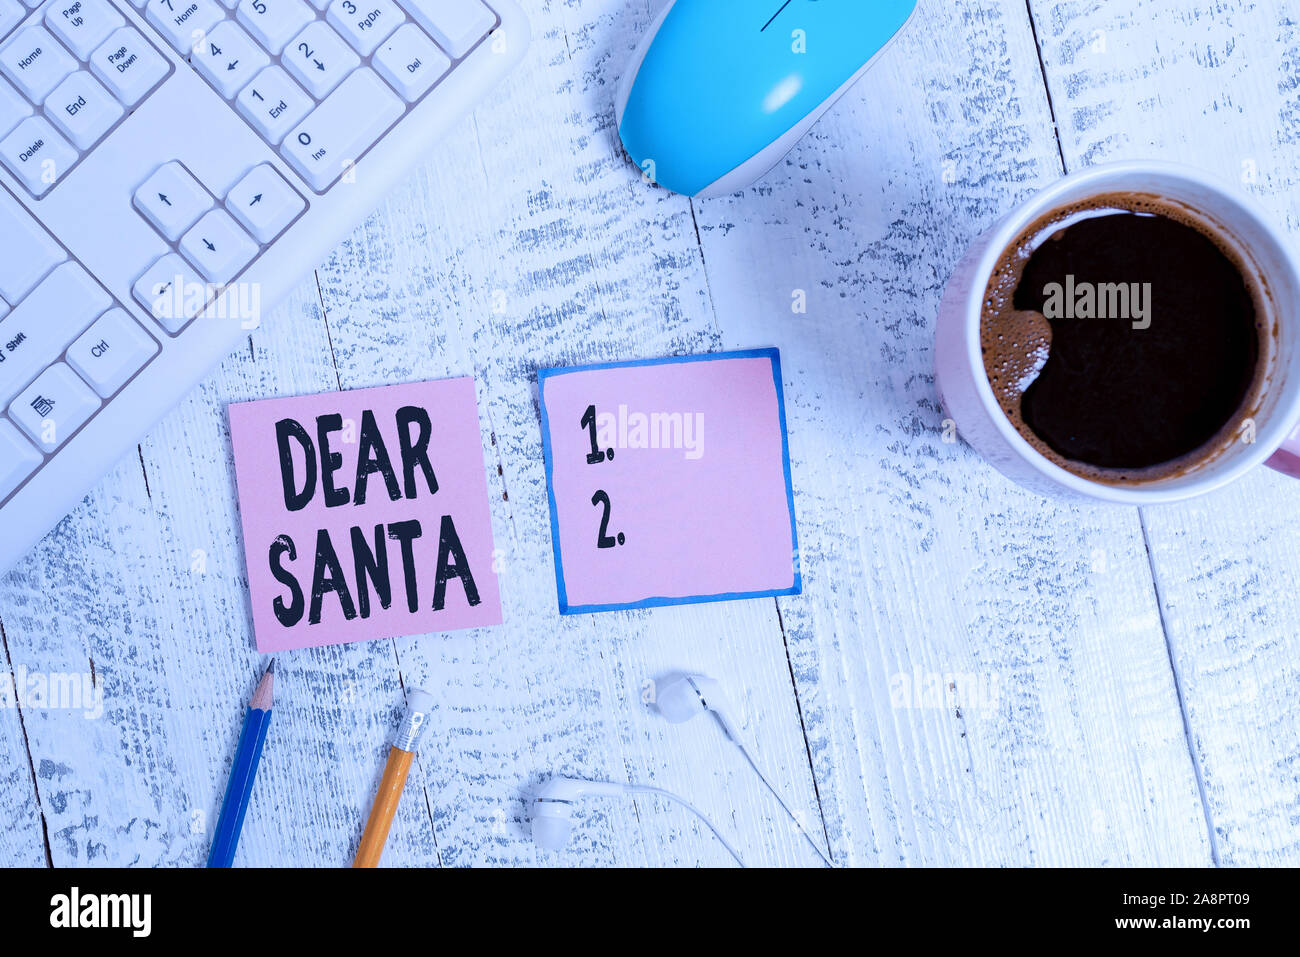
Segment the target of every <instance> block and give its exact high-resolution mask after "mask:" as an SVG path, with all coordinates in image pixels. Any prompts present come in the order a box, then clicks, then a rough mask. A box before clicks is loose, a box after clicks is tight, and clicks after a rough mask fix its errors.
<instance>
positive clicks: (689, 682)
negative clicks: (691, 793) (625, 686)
mask: <svg viewBox="0 0 1300 957" xmlns="http://www.w3.org/2000/svg"><path fill="white" fill-rule="evenodd" d="M655 707H657V708H658V709H659V713H660V714H661V715H663V716H664V717H665V718H667V719H668V720H669V721H671V722H672V723H673V724H682V723H683V722H686V721H690V720H691V718H693V717H695V716H696V715H697V714H703V713H704V712H706V711H707V712H709V713H711V714H712V715H713V717H714V718H716V719H717V722H718V724H720V725H721V726H722V730H723V732H724V733H725V734H726V735H727V739H728V740H730V741H731V743H732V744H734V745H735V746H736V747H737V748H738V749H739V750H740V753H741V754H743V755H744V756H745V760H746V761H748V762H749V766H750V767H751V768H752V769H753V770H754V773H755V774H756V775H758V779H759V780H760V781H762V782H763V785H764V787H766V788H767V790H768V791H769V792H770V793H771V795H772V797H774V798H775V799H776V803H777V804H779V805H781V810H783V811H785V813H786V816H787V817H789V818H790V820H791V821H793V822H794V826H795V827H796V828H798V830H799V833H800V834H802V835H803V838H804V840H805V841H807V842H808V844H809V846H810V847H812V849H813V850H814V851H816V852H817V856H818V857H820V858H821V859H822V861H823V862H824V863H825V864H826V866H827V867H833V866H834V865H833V864H832V863H831V859H830V858H829V857H828V856H827V855H826V852H824V851H823V850H822V849H821V846H820V845H819V844H818V843H817V842H816V841H814V840H813V839H812V835H811V834H809V833H808V832H807V830H805V829H804V826H803V825H802V824H800V823H799V818H797V817H796V816H795V814H794V812H793V811H791V810H790V805H788V804H786V803H785V798H783V797H781V794H780V792H778V791H777V789H776V788H775V787H773V786H772V782H771V781H769V780H768V779H767V775H766V774H764V773H763V772H762V770H761V769H760V768H759V766H758V763H757V762H756V761H755V760H754V756H753V755H752V754H750V753H749V749H748V748H746V747H745V742H744V741H742V740H741V738H740V725H739V724H738V723H737V722H736V720H735V719H734V718H733V717H732V715H731V711H730V708H729V706H728V704H727V697H726V695H724V694H723V693H722V686H721V685H720V684H718V682H716V681H714V680H713V679H712V678H709V677H707V676H706V675H688V674H683V675H675V676H673V677H671V678H668V679H666V680H665V681H664V682H663V683H662V684H660V685H659V686H657V687H656V689H655Z"/></svg>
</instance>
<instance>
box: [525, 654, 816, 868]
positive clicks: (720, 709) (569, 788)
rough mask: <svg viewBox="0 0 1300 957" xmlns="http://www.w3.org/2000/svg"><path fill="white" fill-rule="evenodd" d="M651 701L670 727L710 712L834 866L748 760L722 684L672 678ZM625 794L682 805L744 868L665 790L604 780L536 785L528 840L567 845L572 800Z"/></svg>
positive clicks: (689, 676) (550, 847) (695, 811)
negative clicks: (531, 831) (590, 796)
mask: <svg viewBox="0 0 1300 957" xmlns="http://www.w3.org/2000/svg"><path fill="white" fill-rule="evenodd" d="M654 703H655V707H656V708H657V709H658V711H659V713H660V714H661V715H663V716H664V717H665V718H667V719H668V720H669V721H670V722H672V723H673V724H683V723H685V722H687V721H689V720H691V719H692V718H694V717H695V716H696V715H699V714H705V713H708V714H712V715H713V717H714V719H715V720H716V721H717V722H718V724H719V725H720V726H721V727H722V730H723V733H724V734H726V736H727V738H728V740H730V741H731V742H732V743H733V744H734V745H736V747H737V748H739V749H740V752H741V754H743V755H744V756H745V760H746V761H748V762H749V766H750V767H751V768H752V769H753V770H754V773H755V774H757V775H758V778H759V780H760V781H762V782H763V784H764V785H765V786H766V787H767V789H768V791H770V792H771V793H772V796H773V797H774V798H776V801H777V803H778V804H780V805H781V809H782V810H783V811H785V813H786V814H787V815H788V816H789V818H790V820H791V821H793V822H794V825H795V827H797V828H798V829H799V833H800V834H802V835H803V836H804V839H805V840H806V841H807V842H808V843H809V845H811V847H812V849H813V850H814V851H816V852H817V856H818V857H820V858H821V859H822V861H824V862H825V864H826V866H827V867H833V866H834V865H833V864H832V863H831V860H830V858H829V857H827V855H826V854H825V853H824V852H823V851H822V849H821V847H820V846H819V845H818V844H817V842H816V841H814V840H813V839H812V837H811V836H810V835H809V834H808V832H807V831H806V830H804V828H803V825H802V824H800V823H799V819H798V818H797V817H796V816H795V815H794V812H792V811H791V810H790V808H789V807H788V806H787V805H786V803H785V801H784V800H782V798H781V795H780V794H778V793H777V790H776V788H774V787H772V785H771V783H770V782H769V781H768V780H767V778H766V776H764V774H763V772H762V771H760V770H759V768H758V765H757V764H756V763H755V762H754V759H753V757H751V756H750V753H749V751H748V750H747V749H746V748H745V745H744V743H743V742H742V741H741V739H740V726H739V724H738V723H737V721H736V720H735V718H734V717H733V715H732V713H731V710H730V708H729V706H728V704H727V698H726V695H725V694H723V692H722V686H721V685H720V684H718V682H717V681H715V680H714V679H712V678H709V677H707V676H705V675H698V674H682V675H675V676H673V677H671V678H669V679H668V680H666V681H664V682H663V683H661V684H660V685H659V686H658V687H657V688H656V692H655V702H654ZM627 794H654V795H657V796H659V797H663V798H667V799H668V800H671V801H675V802H677V803H678V804H680V805H682V806H683V807H685V808H686V809H687V810H688V811H690V812H691V813H693V814H694V815H695V816H696V817H698V818H699V819H700V820H701V821H703V822H704V824H705V825H706V826H707V827H708V828H709V830H710V831H712V832H713V835H714V836H715V837H716V838H717V839H718V840H719V841H721V842H722V846H723V847H725V848H726V849H727V851H728V853H730V854H731V856H732V857H734V858H735V859H736V863H738V864H739V865H740V866H741V867H744V866H745V863H744V861H742V860H741V859H740V855H739V854H737V853H736V850H735V848H733V847H732V846H731V844H729V843H728V842H727V839H726V838H725V837H723V836H722V834H721V832H719V831H718V829H717V828H716V827H714V826H713V823H712V822H711V821H710V820H709V819H708V818H707V817H705V816H704V815H703V814H702V813H700V811H699V810H698V809H696V808H695V806H694V805H692V804H691V803H690V802H689V801H687V800H686V799H685V798H682V797H680V796H678V795H676V794H673V793H672V792H671V791H665V790H663V789H662V788H655V787H649V786H648V785H643V784H613V783H611V782H608V781H581V780H578V779H576V778H552V779H551V780H549V781H547V782H546V783H545V784H544V785H542V787H541V789H540V790H539V791H538V792H537V797H536V798H535V799H534V800H533V840H535V841H536V842H537V844H538V846H539V847H541V848H543V849H545V850H548V851H558V850H559V849H561V848H562V847H564V845H565V844H566V843H568V840H569V832H570V830H571V827H572V821H573V807H574V805H575V804H576V803H577V802H578V800H580V799H581V798H583V797H586V796H588V795H596V796H601V797H617V796H621V795H627Z"/></svg>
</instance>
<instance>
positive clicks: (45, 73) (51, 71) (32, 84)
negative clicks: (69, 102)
mask: <svg viewBox="0 0 1300 957" xmlns="http://www.w3.org/2000/svg"><path fill="white" fill-rule="evenodd" d="M76 68H77V61H76V60H74V59H72V57H70V56H68V51H66V50H65V49H63V47H62V46H61V45H60V44H59V42H58V41H57V40H55V39H54V37H52V36H50V34H49V32H48V31H47V30H46V29H45V28H44V27H40V26H35V25H33V26H30V27H24V28H23V29H22V30H20V31H19V32H18V34H17V35H16V36H15V37H14V38H13V39H12V40H10V41H9V43H8V45H7V46H6V47H5V48H4V50H3V51H0V72H3V73H4V75H5V76H7V77H9V79H11V80H12V81H13V83H14V86H16V87H18V89H19V91H20V92H21V93H22V94H23V95H24V96H25V97H27V99H29V100H31V101H32V102H33V103H44V102H45V98H46V97H47V96H49V95H50V93H51V91H53V89H54V88H55V87H56V86H58V85H59V83H60V81H62V79H63V78H64V77H65V76H67V75H68V74H69V73H71V72H72V71H73V70H75V69H76Z"/></svg>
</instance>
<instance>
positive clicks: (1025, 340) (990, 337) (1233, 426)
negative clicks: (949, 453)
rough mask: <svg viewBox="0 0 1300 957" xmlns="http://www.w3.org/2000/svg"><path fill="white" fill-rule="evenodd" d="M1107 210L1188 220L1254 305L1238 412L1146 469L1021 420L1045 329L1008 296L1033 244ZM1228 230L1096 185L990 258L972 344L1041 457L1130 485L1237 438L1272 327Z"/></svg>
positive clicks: (1253, 276)
mask: <svg viewBox="0 0 1300 957" xmlns="http://www.w3.org/2000/svg"><path fill="white" fill-rule="evenodd" d="M1112 213H1146V214H1151V215H1156V216H1163V217H1164V218H1166V219H1171V220H1173V221H1175V222H1178V223H1181V224H1182V225H1184V226H1188V227H1190V228H1192V229H1194V230H1196V231H1197V232H1199V233H1200V234H1201V235H1203V236H1205V237H1206V238H1207V239H1209V240H1210V241H1211V242H1212V243H1213V244H1214V245H1215V246H1216V247H1217V248H1218V249H1219V251H1220V252H1222V253H1223V254H1224V256H1226V257H1227V258H1228V260H1229V261H1230V262H1232V264H1233V265H1234V266H1236V267H1237V270H1238V271H1239V272H1240V273H1241V275H1242V277H1243V279H1244V280H1245V282H1246V288H1247V289H1248V290H1249V291H1250V293H1251V297H1252V300H1253V302H1254V306H1255V324H1256V330H1257V332H1258V335H1259V362H1258V365H1257V367H1256V374H1255V380H1254V382H1253V383H1252V384H1251V387H1250V389H1249V391H1248V392H1247V395H1246V397H1245V399H1244V400H1243V402H1242V406H1241V408H1240V409H1239V410H1238V412H1237V413H1236V414H1235V415H1234V416H1233V417H1232V418H1231V419H1230V420H1229V421H1228V422H1227V423H1226V424H1225V425H1224V426H1223V428H1222V429H1220V430H1219V432H1218V433H1217V434H1216V435H1215V436H1214V437H1213V438H1212V439H1211V440H1210V441H1209V442H1207V443H1205V444H1204V445H1203V446H1201V447H1200V448H1199V449H1196V450H1194V451H1192V452H1190V453H1188V454H1187V455H1184V456H1182V457H1180V458H1177V459H1174V460H1172V461H1170V462H1165V463H1162V464H1160V465H1156V466H1152V467H1150V468H1146V469H1108V468H1101V467H1098V466H1095V465H1091V464H1089V463H1086V462H1079V461H1075V460H1073V459H1067V458H1066V457H1065V456H1063V455H1061V454H1060V453H1058V452H1057V451H1056V450H1055V449H1053V448H1051V447H1050V446H1049V445H1048V444H1047V443H1046V442H1044V441H1043V440H1042V439H1041V438H1039V437H1038V435H1037V434H1036V433H1035V432H1034V431H1033V429H1031V428H1030V427H1029V426H1028V424H1027V423H1026V422H1025V421H1024V418H1023V416H1022V415H1021V410H1020V400H1021V396H1022V395H1023V394H1024V392H1025V390H1026V389H1028V388H1029V386H1030V384H1031V383H1032V382H1033V381H1034V379H1035V378H1037V375H1038V373H1039V372H1040V371H1041V370H1042V368H1043V365H1044V364H1045V363H1046V361H1047V357H1048V355H1049V354H1050V352H1051V346H1052V329H1051V324H1050V323H1049V322H1048V321H1047V318H1046V317H1045V316H1043V315H1042V314H1041V313H1038V312H1026V311H1023V310H1017V309H1016V308H1015V306H1014V299H1015V293H1016V289H1017V287H1019V285H1020V282H1021V279H1022V277H1023V275H1024V271H1025V268H1026V267H1027V266H1028V264H1029V261H1030V259H1032V258H1033V255H1034V252H1035V251H1036V250H1038V248H1039V247H1040V246H1041V245H1042V244H1044V243H1047V242H1051V241H1052V240H1053V239H1054V238H1056V237H1058V236H1059V235H1060V234H1062V233H1063V232H1064V230H1066V229H1068V228H1069V227H1070V226H1071V225H1072V224H1073V223H1075V222H1078V221H1079V220H1080V219H1083V218H1086V217H1088V216H1098V215H1107V214H1112ZM1229 235H1230V233H1229V232H1228V230H1227V229H1226V228H1224V227H1223V226H1222V225H1220V224H1218V223H1217V222H1215V221H1214V220H1213V219H1212V218H1211V217H1209V216H1206V215H1204V214H1202V213H1200V212H1198V211H1197V210H1194V209H1192V208H1191V207H1190V206H1188V205H1187V204H1185V203H1182V202H1179V201H1178V200H1174V199H1168V198H1165V197H1163V196H1158V195H1155V194H1150V193H1120V192H1112V193H1102V194H1098V195H1096V196H1092V197H1089V198H1088V199H1086V200H1081V201H1079V202H1075V203H1071V204H1069V205H1066V206H1061V207H1058V208H1056V209H1054V210H1052V211H1051V212H1048V213H1046V214H1044V215H1043V216H1041V217H1039V218H1038V219H1037V220H1035V221H1034V222H1033V223H1031V224H1030V225H1029V226H1028V227H1026V228H1025V229H1023V230H1022V231H1021V232H1020V234H1019V235H1018V236H1017V237H1016V239H1015V241H1014V242H1013V243H1012V244H1011V245H1010V246H1008V247H1007V248H1006V249H1005V250H1004V251H1003V253H1002V255H1001V256H1000V257H999V258H998V262H997V265H996V266H995V267H994V270H993V274H992V275H991V276H990V277H989V281H988V285H987V286H986V288H985V292H984V305H983V310H982V313H981V316H980V351H981V353H982V356H983V362H984V371H985V375H986V377H987V378H988V382H989V385H990V387H992V389H993V394H994V397H995V398H996V399H997V403H998V405H999V407H1001V409H1002V411H1003V413H1004V414H1005V415H1006V416H1007V418H1008V419H1010V420H1011V424H1012V425H1014V426H1015V428H1016V431H1017V432H1019V433H1020V435H1021V437H1022V438H1024V439H1025V441H1027V442H1028V443H1029V444H1030V445H1031V446H1033V448H1034V450H1035V451H1036V452H1038V453H1039V454H1041V455H1042V456H1044V457H1045V458H1047V459H1048V460H1049V461H1051V462H1053V463H1054V464H1056V465H1059V466H1060V467H1061V468H1063V469H1066V470H1067V471H1069V472H1072V473H1074V474H1075V475H1078V476H1080V477H1082V478H1085V479H1088V480H1089V481H1095V482H1101V483H1103V484H1107V485H1118V486H1132V485H1141V484H1146V483H1150V482H1157V481H1161V480H1165V479H1172V478H1178V477H1180V476H1183V475H1187V474H1190V473H1192V472H1194V471H1197V470H1199V469H1201V468H1204V467H1205V466H1207V465H1209V464H1210V463H1212V462H1215V461H1217V460H1218V459H1219V458H1220V457H1221V456H1222V455H1224V454H1226V453H1227V452H1228V451H1229V450H1230V449H1231V448H1232V447H1233V446H1234V445H1235V444H1236V443H1237V441H1238V440H1239V436H1240V434H1241V431H1242V429H1243V426H1244V425H1245V424H1246V422H1247V421H1249V420H1253V419H1254V418H1255V417H1256V416H1257V415H1258V414H1259V412H1260V409H1261V408H1262V406H1263V404H1264V398H1265V395H1266V393H1267V389H1268V385H1269V384H1270V382H1271V379H1272V375H1273V368H1274V366H1275V364H1276V363H1275V357H1276V355H1277V341H1278V335H1279V329H1278V327H1277V318H1276V316H1277V310H1276V309H1275V308H1274V306H1273V302H1272V298H1271V295H1272V294H1271V292H1270V290H1269V288H1268V284H1267V282H1266V280H1265V279H1264V277H1263V275H1262V274H1261V272H1260V270H1259V268H1258V267H1257V266H1255V264H1254V263H1253V262H1251V261H1250V260H1249V257H1248V255H1247V254H1245V253H1244V251H1243V250H1242V249H1240V248H1239V247H1238V246H1237V245H1236V244H1235V243H1234V242H1233V241H1232V240H1230V239H1228V238H1227V237H1228V236H1229Z"/></svg>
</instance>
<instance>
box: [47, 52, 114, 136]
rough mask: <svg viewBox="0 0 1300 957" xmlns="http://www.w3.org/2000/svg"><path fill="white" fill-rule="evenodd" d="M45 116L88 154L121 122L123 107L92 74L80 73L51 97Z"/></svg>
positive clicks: (63, 84)
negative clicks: (89, 150) (114, 125)
mask: <svg viewBox="0 0 1300 957" xmlns="http://www.w3.org/2000/svg"><path fill="white" fill-rule="evenodd" d="M45 113H46V115H47V116H49V117H50V118H51V119H52V120H54V122H55V123H56V124H58V127H59V129H61V130H62V131H63V132H64V133H65V134H67V137H68V139H70V140H71V141H72V145H73V146H75V147H77V149H80V150H88V149H90V148H91V147H92V146H94V145H95V143H96V142H97V141H98V140H99V138H100V137H101V136H103V135H104V134H105V133H107V132H108V131H109V129H110V128H111V127H112V126H113V124H114V123H116V122H117V121H118V119H119V118H121V116H122V107H121V105H120V104H119V103H118V102H117V100H115V99H113V98H112V97H111V96H109V95H108V93H107V92H106V91H105V90H104V88H103V87H102V86H100V85H99V84H98V83H96V82H95V80H94V79H93V78H92V77H91V75H90V74H89V73H86V72H84V71H78V72H76V73H74V74H72V76H70V77H68V78H67V79H66V80H64V81H63V82H62V83H60V84H59V87H58V89H56V90H55V91H54V92H53V93H51V94H50V98H49V99H48V100H46V101H45Z"/></svg>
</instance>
